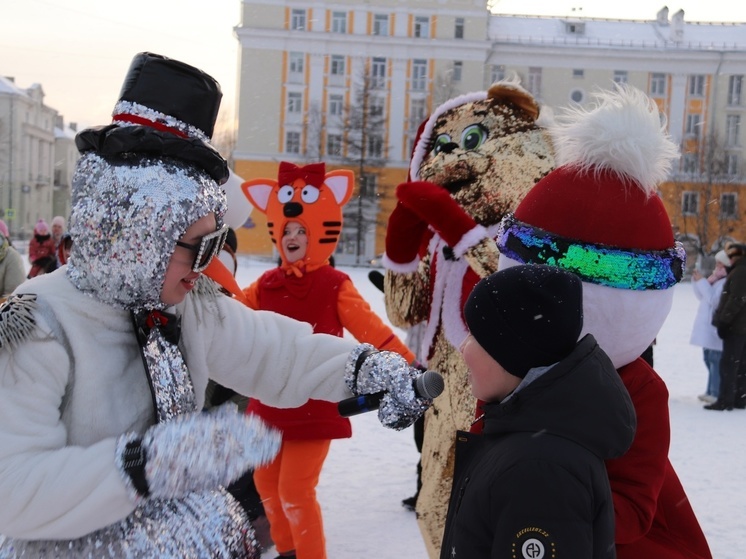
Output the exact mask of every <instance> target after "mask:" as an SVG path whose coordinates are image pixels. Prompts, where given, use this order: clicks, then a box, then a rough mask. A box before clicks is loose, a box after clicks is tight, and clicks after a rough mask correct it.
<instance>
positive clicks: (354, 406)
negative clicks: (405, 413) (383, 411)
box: [337, 392, 385, 417]
mask: <svg viewBox="0 0 746 559" xmlns="http://www.w3.org/2000/svg"><path fill="white" fill-rule="evenodd" d="M384 394H385V392H376V393H375V394H361V395H360V396H356V397H354V398H347V399H346V400H343V401H341V402H339V404H337V406H338V410H339V415H341V416H342V417H350V416H352V415H357V414H360V413H365V412H368V411H373V410H377V409H378V407H379V406H380V405H381V400H382V399H383V396H384Z"/></svg>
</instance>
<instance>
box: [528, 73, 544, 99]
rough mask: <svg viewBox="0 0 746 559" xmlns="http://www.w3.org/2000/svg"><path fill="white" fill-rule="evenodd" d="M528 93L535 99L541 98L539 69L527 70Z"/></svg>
mask: <svg viewBox="0 0 746 559" xmlns="http://www.w3.org/2000/svg"><path fill="white" fill-rule="evenodd" d="M527 85H528V92H529V93H530V94H531V95H533V96H534V97H536V98H539V97H540V96H541V68H537V67H535V66H532V67H531V68H529V69H528V84H527Z"/></svg>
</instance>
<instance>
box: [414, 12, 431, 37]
mask: <svg viewBox="0 0 746 559" xmlns="http://www.w3.org/2000/svg"><path fill="white" fill-rule="evenodd" d="M414 36H415V37H418V38H420V39H427V38H428V37H430V18H429V17H426V16H415V18H414Z"/></svg>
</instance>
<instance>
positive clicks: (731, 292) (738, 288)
mask: <svg viewBox="0 0 746 559" xmlns="http://www.w3.org/2000/svg"><path fill="white" fill-rule="evenodd" d="M712 325H713V326H715V328H717V331H718V336H720V337H721V338H723V339H725V338H728V337H731V336H746V256H744V257H741V258H739V259H738V260H737V261H736V263H735V264H733V267H732V268H731V269H730V271H729V272H728V275H727V277H726V279H725V283H724V284H723V293H722V295H720V302H719V303H718V306H717V309H715V312H714V313H713V317H712Z"/></svg>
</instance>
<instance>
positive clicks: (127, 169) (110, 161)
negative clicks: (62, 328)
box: [67, 152, 226, 310]
mask: <svg viewBox="0 0 746 559" xmlns="http://www.w3.org/2000/svg"><path fill="white" fill-rule="evenodd" d="M225 209H226V198H225V192H224V191H223V189H222V187H220V186H219V185H218V183H217V182H215V180H213V179H212V178H211V177H210V175H208V174H207V173H206V172H204V171H202V170H201V169H200V168H198V167H196V166H193V165H190V164H188V163H186V162H184V161H181V160H178V159H173V158H169V157H163V156H157V157H152V156H148V155H145V154H124V155H121V156H118V157H106V158H104V157H102V156H100V155H97V154H96V153H94V152H88V153H86V154H84V155H83V156H82V157H81V159H80V160H79V161H78V164H77V167H76V170H75V174H74V175H73V182H72V209H71V214H70V233H71V235H72V238H73V240H74V243H73V250H72V254H71V256H70V260H69V262H68V268H67V276H68V278H69V279H70V281H71V282H72V283H73V285H75V286H76V287H77V288H78V289H79V290H81V291H82V292H84V293H87V294H89V295H91V296H92V297H94V298H96V299H98V300H99V301H102V302H104V303H108V304H111V305H114V306H116V307H120V308H124V309H128V310H133V309H152V308H163V307H164V305H163V303H161V301H160V293H161V288H162V286H163V281H164V278H165V275H166V268H167V267H168V263H169V260H170V258H171V255H172V253H173V251H174V248H175V246H176V241H177V240H178V239H179V238H180V237H181V236H182V235H183V234H184V232H185V231H186V230H187V229H188V228H189V226H191V225H192V224H193V223H194V222H195V221H197V220H198V219H200V218H202V217H204V216H205V215H207V214H208V213H210V212H214V213H215V216H216V219H217V221H218V227H220V226H221V225H222V217H223V215H224V214H225Z"/></svg>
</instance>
